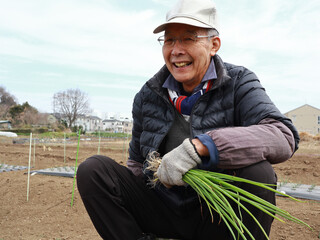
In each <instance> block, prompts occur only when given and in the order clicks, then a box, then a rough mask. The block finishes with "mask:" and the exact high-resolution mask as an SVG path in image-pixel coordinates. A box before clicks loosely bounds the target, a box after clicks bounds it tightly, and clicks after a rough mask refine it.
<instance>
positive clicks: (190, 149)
mask: <svg viewBox="0 0 320 240" xmlns="http://www.w3.org/2000/svg"><path fill="white" fill-rule="evenodd" d="M182 144H183V147H184V149H185V151H186V152H187V153H188V154H189V156H190V157H191V158H192V159H193V160H194V161H195V162H196V163H197V164H201V162H202V161H201V157H200V155H199V153H198V152H197V149H196V147H195V146H194V144H193V143H192V142H191V139H190V138H187V139H185V140H184V141H183V143H182Z"/></svg>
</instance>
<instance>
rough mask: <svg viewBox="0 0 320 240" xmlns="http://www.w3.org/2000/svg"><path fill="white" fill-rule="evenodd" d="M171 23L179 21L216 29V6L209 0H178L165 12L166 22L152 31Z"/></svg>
mask: <svg viewBox="0 0 320 240" xmlns="http://www.w3.org/2000/svg"><path fill="white" fill-rule="evenodd" d="M171 23H181V24H187V25H191V26H196V27H201V28H214V29H216V30H217V31H219V30H218V26H217V25H218V24H217V11H216V6H215V4H214V3H213V2H212V1H211V0H179V1H178V2H177V4H176V5H175V6H174V7H173V8H172V9H171V10H170V11H169V12H168V13H167V16H166V22H165V23H163V24H161V25H160V26H158V27H157V28H156V29H155V30H154V31H153V33H159V32H162V31H164V30H165V29H166V26H167V25H168V24H171Z"/></svg>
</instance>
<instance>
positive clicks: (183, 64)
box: [175, 62, 188, 67]
mask: <svg viewBox="0 0 320 240" xmlns="http://www.w3.org/2000/svg"><path fill="white" fill-rule="evenodd" d="M175 65H176V66H177V67H185V66H187V65H188V63H187V62H180V63H175Z"/></svg>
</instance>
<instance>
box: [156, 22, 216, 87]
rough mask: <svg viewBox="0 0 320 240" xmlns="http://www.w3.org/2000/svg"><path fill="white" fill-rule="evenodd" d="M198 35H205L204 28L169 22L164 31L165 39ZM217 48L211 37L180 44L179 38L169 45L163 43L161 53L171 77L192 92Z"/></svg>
mask: <svg viewBox="0 0 320 240" xmlns="http://www.w3.org/2000/svg"><path fill="white" fill-rule="evenodd" d="M199 35H201V36H206V35H208V33H207V31H206V30H205V29H202V28H197V27H193V26H190V25H185V24H170V25H168V27H167V28H166V31H165V38H166V39H186V38H187V37H188V36H193V37H194V36H199ZM219 47H220V39H219ZM218 49H219V48H218ZM218 49H216V48H215V44H214V40H213V39H208V38H198V39H197V40H196V41H195V42H194V43H192V44H187V45H184V44H181V42H180V41H179V40H176V41H175V43H174V44H173V45H170V46H168V45H166V44H165V45H164V46H163V48H162V53H163V57H164V60H165V63H166V65H167V68H168V69H169V71H170V72H171V74H172V75H173V77H174V78H175V79H176V80H177V81H178V82H181V83H182V85H183V88H184V90H185V91H187V92H192V90H193V89H194V88H195V87H196V86H197V85H198V84H199V83H200V82H201V80H202V78H203V76H204V74H205V73H206V71H207V69H208V67H209V64H210V60H211V56H214V55H215V53H216V52H217V50H218Z"/></svg>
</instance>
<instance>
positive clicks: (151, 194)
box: [77, 0, 299, 240]
mask: <svg viewBox="0 0 320 240" xmlns="http://www.w3.org/2000/svg"><path fill="white" fill-rule="evenodd" d="M216 22H217V19H216V8H215V5H214V4H213V3H212V2H211V1H210V0H180V1H178V3H177V4H176V5H175V6H174V7H173V9H171V10H170V11H169V12H168V14H167V18H166V22H165V23H164V24H162V25H160V26H158V27H157V28H156V29H155V30H154V33H162V32H164V34H163V36H160V37H159V39H158V40H159V42H160V43H161V45H162V52H163V57H164V60H165V66H163V67H162V68H161V69H160V71H159V72H158V73H156V74H155V76H154V77H152V78H151V79H150V80H149V81H147V82H146V84H145V85H144V86H143V87H142V88H141V90H140V91H139V92H138V93H137V95H136V97H135V99H134V103H133V110H132V113H133V120H134V122H133V130H132V141H131V142H130V148H129V154H130V156H129V159H128V162H127V167H125V166H121V165H119V164H117V163H116V162H115V161H114V160H112V159H110V158H108V157H105V156H93V157H91V158H89V159H87V160H86V161H85V162H83V163H82V164H81V165H80V166H79V169H78V173H77V181H78V189H79V192H80V194H81V197H82V199H83V202H84V205H85V207H86V209H87V211H88V213H89V215H90V217H91V220H92V222H93V224H94V226H95V227H96V229H97V231H98V232H99V234H100V235H101V237H102V238H104V239H121V240H124V239H125V240H129V239H152V238H151V236H152V235H153V236H157V237H163V238H175V239H197V240H199V239H215V240H218V239H221V240H225V239H231V236H230V234H229V230H228V228H227V227H226V226H225V224H224V223H223V221H221V219H220V218H219V216H218V215H216V216H214V218H213V222H212V219H211V215H210V212H209V211H208V208H207V207H206V205H205V204H204V203H202V202H201V201H199V198H198V196H197V195H196V193H195V192H194V191H193V190H192V189H191V187H190V186H186V184H185V183H184V182H183V180H182V176H183V175H184V173H185V172H187V171H188V170H189V169H192V168H201V169H206V170H210V171H218V172H222V173H226V174H232V175H236V176H238V177H243V178H247V179H251V180H255V181H259V182H264V183H271V184H276V181H277V179H276V174H275V172H274V171H273V168H272V166H271V164H275V163H280V162H283V161H285V160H287V159H289V158H290V157H291V156H292V154H293V153H294V151H295V150H296V149H297V148H298V142H299V136H298V133H297V131H296V129H295V127H294V126H293V125H292V123H291V121H290V120H289V119H287V118H286V117H285V116H283V115H282V114H281V113H280V112H279V110H278V109H277V108H276V107H275V105H274V104H273V103H272V101H271V100H270V99H269V97H268V96H267V94H266V92H265V90H264V88H263V87H262V86H261V84H260V82H259V80H258V78H257V76H256V75H255V74H254V73H253V72H251V71H249V70H248V69H246V68H244V67H240V66H235V65H232V64H228V63H225V62H223V61H222V59H221V58H220V57H219V56H218V55H217V52H218V50H219V48H220V45H221V40H220V38H219V32H218V31H219V28H218V26H217V24H216ZM153 151H157V152H159V153H160V156H161V157H162V163H161V165H160V167H159V169H158V171H157V175H158V177H159V180H160V182H161V183H160V184H159V185H157V186H156V187H155V188H151V187H150V186H149V185H148V179H149V177H152V175H153V173H152V172H150V171H148V170H146V166H147V164H146V163H145V162H146V161H145V160H146V159H147V157H148V154H149V153H150V152H153ZM238 186H240V187H241V188H243V189H245V190H247V191H249V192H251V193H253V194H255V195H257V196H259V197H261V198H263V199H265V200H267V201H269V202H271V203H273V204H275V195H274V193H272V192H270V191H266V190H263V189H260V188H258V187H254V186H249V185H247V184H238ZM247 207H248V208H249V210H250V211H251V212H252V213H253V214H254V216H255V217H256V218H257V219H258V221H259V222H260V224H261V225H262V227H263V228H264V230H265V231H266V232H267V233H268V234H269V232H270V228H271V224H272V221H273V219H272V217H270V216H268V215H266V214H264V213H262V212H261V211H259V210H258V209H255V208H253V207H250V206H247ZM241 215H242V219H243V222H244V224H245V225H246V226H247V227H248V228H249V230H250V231H251V233H252V234H253V236H254V237H255V239H259V240H261V239H265V237H264V235H263V233H262V231H261V230H260V229H259V228H258V227H257V225H256V223H254V222H253V220H252V218H251V217H250V216H248V214H247V213H245V212H242V214H241Z"/></svg>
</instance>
